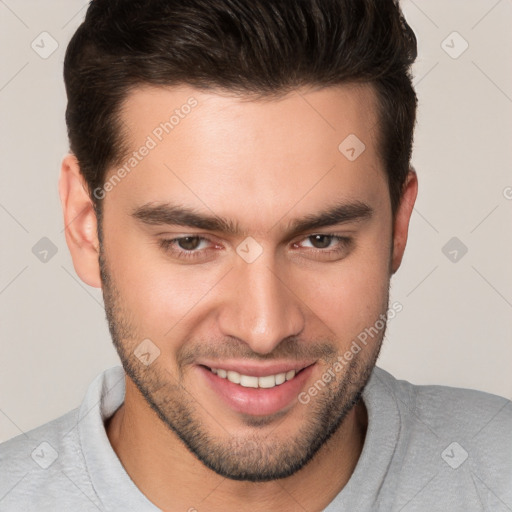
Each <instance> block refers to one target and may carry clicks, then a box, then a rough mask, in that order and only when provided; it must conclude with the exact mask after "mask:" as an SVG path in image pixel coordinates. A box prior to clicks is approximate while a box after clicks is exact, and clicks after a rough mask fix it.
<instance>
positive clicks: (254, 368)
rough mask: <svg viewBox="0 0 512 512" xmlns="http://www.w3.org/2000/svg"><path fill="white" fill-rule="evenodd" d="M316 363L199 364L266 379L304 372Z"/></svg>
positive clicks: (244, 362)
mask: <svg viewBox="0 0 512 512" xmlns="http://www.w3.org/2000/svg"><path fill="white" fill-rule="evenodd" d="M314 363H315V361H283V362H278V363H272V364H268V363H267V364H265V365H262V364H255V363H249V362H247V361H238V362H236V361H219V362H212V361H200V362H199V363H198V364H199V365H203V366H207V367H208V368H210V369H212V368H222V369H223V370H227V371H234V372H237V373H240V374H241V375H251V376H254V377H265V376H266V375H276V374H278V373H286V372H289V371H290V370H295V371H296V372H298V371H300V370H303V369H304V368H306V367H307V366H310V365H312V364H314Z"/></svg>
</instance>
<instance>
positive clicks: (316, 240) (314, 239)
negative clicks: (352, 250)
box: [308, 235, 333, 249]
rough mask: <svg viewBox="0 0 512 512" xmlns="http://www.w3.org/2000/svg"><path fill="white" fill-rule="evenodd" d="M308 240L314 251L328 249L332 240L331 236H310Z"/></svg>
mask: <svg viewBox="0 0 512 512" xmlns="http://www.w3.org/2000/svg"><path fill="white" fill-rule="evenodd" d="M308 238H309V239H310V241H311V243H312V244H313V246H314V247H315V248H316V249H325V248H327V247H329V245H330V243H331V242H332V239H333V237H332V236H331V235H311V236H310V237H308Z"/></svg>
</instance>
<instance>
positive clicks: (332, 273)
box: [300, 240, 390, 342]
mask: <svg viewBox="0 0 512 512" xmlns="http://www.w3.org/2000/svg"><path fill="white" fill-rule="evenodd" d="M389 261H390V241H386V242H385V243H380V244H378V243H376V242H375V240H372V241H371V240H368V241H367V242H363V241H361V242H360V244H359V246H358V248H357V250H356V251H355V252H354V253H352V254H351V255H350V256H349V257H348V258H346V259H345V260H343V261H341V262H338V263H335V264H334V265H333V266H331V267H327V266H326V269H325V270H323V271H321V272H318V273H317V274H316V275H314V276H313V275H311V274H310V275H309V276H302V278H301V281H302V282H303V283H307V284H304V285H303V286H302V289H301V293H300V296H301V297H305V298H306V300H305V302H306V304H307V305H308V306H309V307H310V308H311V310H312V311H313V312H314V313H315V314H316V315H317V316H318V317H319V318H320V319H321V320H323V322H324V323H325V324H326V325H327V326H328V327H329V328H330V329H332V331H334V333H335V334H336V336H337V337H338V338H339V339H340V340H344V341H346V342H349V340H350V339H352V338H354V337H357V335H358V334H359V333H360V332H362V331H364V329H366V328H367V327H369V326H371V325H373V324H374V323H375V321H376V320H377V319H378V317H379V315H380V314H381V313H383V312H384V311H385V310H386V309H387V299H388V289H389V279H390V274H389ZM308 297H309V299H307V298H308Z"/></svg>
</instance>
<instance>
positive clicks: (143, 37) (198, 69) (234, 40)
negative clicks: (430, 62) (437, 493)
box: [64, 0, 417, 212]
mask: <svg viewBox="0 0 512 512" xmlns="http://www.w3.org/2000/svg"><path fill="white" fill-rule="evenodd" d="M416 55H417V49H416V37H415V35H414V32H413V31H412V30H411V28H410V27H409V25H408V24H407V23H406V21H405V20H404V17H403V15H402V12H401V10H400V7H399V4H398V1H396V0H215V1H211V0H94V1H91V3H90V5H89V8H88V10H87V14H86V17H85V20H84V22H83V23H82V24H81V25H80V27H79V28H78V30H77V31H76V33H75V34H74V35H73V37H72V39H71V41H70V43H69V45H68V48H67V51H66V56H65V61H64V80H65V84H66V92H67V97H68V104H67V109H66V123H67V128H68V135H69V142H70V149H71V151H72V152H73V153H74V154H75V155H76V157H77V159H78V161H79V164H80V169H81V173H82V174H83V176H84V179H85V181H86V183H87V185H88V187H89V192H90V195H91V199H92V201H93V203H94V205H95V207H96V209H97V211H99V212H101V208H100V206H101V200H100V199H98V198H97V197H95V196H94V195H93V194H92V191H93V190H95V189H96V188H97V187H101V186H102V185H103V183H104V180H105V177H106V172H107V171H108V169H109V168H110V167H111V166H114V165H119V164H120V159H121V158H122V156H123V154H124V152H125V150H126V148H125V147H124V145H125V143H126V141H125V140H123V137H122V130H121V126H120V119H119V109H120V105H121V104H122V102H123V100H124V99H125V98H126V96H127V94H128V92H129V91H130V90H131V89H133V88H134V87H136V86H138V85H141V84H153V85H178V84H187V85H191V86H194V87H197V88H200V89H219V88H220V89H225V90H227V91H232V92H234V93H236V94H241V95H243V94H250V95H253V94H258V95H262V96H265V95H269V96H272V95H275V94H276V93H283V92H286V91H291V90H293V89H294V88H297V87H300V86H308V85H312V86H320V87H322V86H333V85H339V84H344V83H350V82H365V83H371V84H372V85H373V86H374V88H375V91H376V94H377V98H378V104H379V108H378V116H379V117H378V118H379V143H378V145H379V147H378V150H379V154H380V156H381V158H382V162H383V165H384V168H385V170H386V173H387V177H388V183H389V192H390V198H391V207H392V209H393V212H395V211H396V207H397V206H398V204H399V202H400V198H401V194H402V190H403V185H404V183H405V179H406V177H407V172H408V170H409V165H410V158H411V152H412V143H413V132H414V125H415V117H416V107H417V98H416V94H415V92H414V89H413V86H412V78H411V75H410V66H411V65H412V63H413V62H414V60H415V58H416Z"/></svg>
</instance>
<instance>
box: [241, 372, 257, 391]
mask: <svg viewBox="0 0 512 512" xmlns="http://www.w3.org/2000/svg"><path fill="white" fill-rule="evenodd" d="M240 386H243V387H244V388H257V387H258V377H249V375H240Z"/></svg>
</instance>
